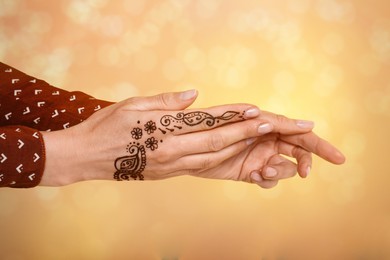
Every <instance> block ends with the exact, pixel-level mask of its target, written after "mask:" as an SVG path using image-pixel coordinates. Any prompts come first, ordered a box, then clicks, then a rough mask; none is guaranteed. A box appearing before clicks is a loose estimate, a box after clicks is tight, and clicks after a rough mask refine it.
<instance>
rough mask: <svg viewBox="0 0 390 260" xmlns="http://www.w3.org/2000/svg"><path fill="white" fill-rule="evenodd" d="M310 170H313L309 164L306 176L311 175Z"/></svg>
mask: <svg viewBox="0 0 390 260" xmlns="http://www.w3.org/2000/svg"><path fill="white" fill-rule="evenodd" d="M310 171H311V167H310V166H308V167H307V169H306V177H307V176H309V174H310Z"/></svg>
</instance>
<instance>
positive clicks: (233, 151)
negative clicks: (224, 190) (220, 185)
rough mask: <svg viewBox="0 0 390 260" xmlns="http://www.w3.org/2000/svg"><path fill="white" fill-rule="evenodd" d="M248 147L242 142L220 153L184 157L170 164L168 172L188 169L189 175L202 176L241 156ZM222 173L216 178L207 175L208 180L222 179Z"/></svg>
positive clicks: (216, 175)
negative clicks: (206, 171)
mask: <svg viewBox="0 0 390 260" xmlns="http://www.w3.org/2000/svg"><path fill="white" fill-rule="evenodd" d="M247 147H248V144H247V142H246V141H241V142H238V143H235V144H233V145H230V146H228V147H226V148H225V149H222V150H220V151H218V152H211V153H203V154H196V155H188V156H184V157H182V158H180V159H177V160H175V161H174V162H173V163H171V164H170V168H171V169H168V171H172V170H178V169H187V172H188V175H192V176H198V177H202V176H201V172H202V171H204V170H207V169H210V168H213V167H215V166H217V165H219V164H220V163H222V162H223V161H225V160H227V159H229V158H231V157H233V156H235V155H237V154H239V153H240V152H242V151H243V150H244V149H246V148H247ZM220 176H221V175H220V173H218V172H216V173H215V176H209V175H207V178H216V179H220Z"/></svg>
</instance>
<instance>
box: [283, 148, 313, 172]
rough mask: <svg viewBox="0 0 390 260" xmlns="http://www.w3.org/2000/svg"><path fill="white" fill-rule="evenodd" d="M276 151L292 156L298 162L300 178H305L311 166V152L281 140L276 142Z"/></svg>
mask: <svg viewBox="0 0 390 260" xmlns="http://www.w3.org/2000/svg"><path fill="white" fill-rule="evenodd" d="M277 149H278V153H280V154H284V155H287V156H289V157H293V158H295V159H296V160H297V163H298V173H299V176H301V177H302V178H306V177H307V176H308V175H309V173H310V170H311V167H312V154H311V153H310V152H308V151H306V150H304V149H303V148H301V147H299V146H295V145H292V144H289V143H286V142H283V141H279V142H278V148H277Z"/></svg>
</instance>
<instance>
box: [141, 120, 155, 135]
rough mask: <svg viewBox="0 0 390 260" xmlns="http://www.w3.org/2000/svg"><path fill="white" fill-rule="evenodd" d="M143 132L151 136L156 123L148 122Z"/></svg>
mask: <svg viewBox="0 0 390 260" xmlns="http://www.w3.org/2000/svg"><path fill="white" fill-rule="evenodd" d="M144 129H145V131H146V132H147V133H148V134H153V133H154V131H156V129H157V128H156V123H155V122H153V121H151V120H150V121H148V122H147V123H146V124H145V128H144Z"/></svg>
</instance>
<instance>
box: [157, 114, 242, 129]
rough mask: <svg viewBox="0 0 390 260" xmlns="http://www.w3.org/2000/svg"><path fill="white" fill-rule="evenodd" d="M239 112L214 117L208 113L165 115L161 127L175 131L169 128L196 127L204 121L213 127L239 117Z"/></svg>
mask: <svg viewBox="0 0 390 260" xmlns="http://www.w3.org/2000/svg"><path fill="white" fill-rule="evenodd" d="M238 114H239V113H238V112H235V111H227V112H225V113H223V114H222V115H221V116H217V117H214V116H212V115H210V114H209V113H206V112H201V111H195V112H190V113H183V112H180V113H177V114H176V116H171V115H165V116H163V117H162V118H161V120H160V123H161V125H163V126H165V127H166V129H167V130H169V131H171V132H172V131H173V129H172V128H170V129H169V128H168V126H170V125H171V124H172V125H173V127H175V128H178V129H181V126H180V124H183V123H184V124H186V125H188V126H195V125H199V124H201V123H202V122H203V121H204V122H205V123H206V125H208V126H210V127H212V126H213V125H215V123H219V121H220V120H224V121H227V120H230V119H232V118H234V117H235V116H236V115H238ZM160 130H161V129H160Z"/></svg>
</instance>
